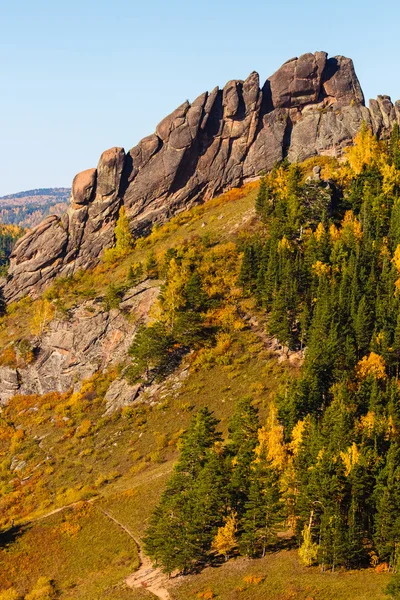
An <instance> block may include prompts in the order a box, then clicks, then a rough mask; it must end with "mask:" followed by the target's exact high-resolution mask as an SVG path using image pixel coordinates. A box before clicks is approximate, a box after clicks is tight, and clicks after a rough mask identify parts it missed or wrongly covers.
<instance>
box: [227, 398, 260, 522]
mask: <svg viewBox="0 0 400 600" xmlns="http://www.w3.org/2000/svg"><path fill="white" fill-rule="evenodd" d="M259 426H260V423H259V420H258V411H257V409H256V408H255V407H254V406H253V405H252V400H251V398H247V397H246V398H243V399H242V400H240V401H239V402H238V403H237V406H236V409H235V413H234V415H233V417H232V419H231V421H230V424H229V441H228V445H227V455H228V460H229V463H230V469H231V480H230V493H231V505H232V509H233V510H234V511H235V512H236V513H237V515H238V518H239V521H240V519H241V517H242V515H243V513H244V511H245V503H246V501H247V498H248V493H249V488H250V479H249V473H250V466H251V464H252V462H253V460H254V449H255V447H256V445H257V442H258V435H257V433H258V428H259Z"/></svg>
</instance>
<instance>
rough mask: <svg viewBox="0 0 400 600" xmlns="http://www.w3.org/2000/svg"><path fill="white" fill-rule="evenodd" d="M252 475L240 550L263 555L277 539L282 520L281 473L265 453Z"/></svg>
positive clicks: (250, 554)
mask: <svg viewBox="0 0 400 600" xmlns="http://www.w3.org/2000/svg"><path fill="white" fill-rule="evenodd" d="M249 478H250V480H251V484H250V488H249V493H248V499H247V501H246V503H245V505H244V508H245V512H244V514H243V518H242V521H241V528H242V530H243V533H242V535H241V537H240V551H241V553H242V554H246V555H247V556H250V557H254V556H264V555H265V552H266V550H267V547H268V546H269V545H271V544H273V543H274V542H275V541H276V533H277V530H278V525H279V524H281V523H282V520H283V505H282V502H281V492H280V489H279V473H278V472H277V471H276V469H274V468H273V466H272V464H271V461H269V460H268V459H267V457H266V455H265V452H264V453H263V454H262V455H261V456H259V457H258V458H257V461H255V462H254V463H253V466H252V470H251V472H250V473H249Z"/></svg>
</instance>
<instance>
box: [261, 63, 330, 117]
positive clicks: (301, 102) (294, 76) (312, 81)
mask: <svg viewBox="0 0 400 600" xmlns="http://www.w3.org/2000/svg"><path fill="white" fill-rule="evenodd" d="M327 56H328V55H327V54H326V52H316V53H315V54H311V53H308V54H303V55H302V56H300V57H299V58H292V59H291V60H289V61H287V62H286V63H285V64H284V65H282V67H281V68H280V69H279V70H278V71H276V73H274V74H273V75H272V77H270V78H269V87H270V90H271V100H272V107H273V108H295V107H299V106H305V105H306V104H310V103H313V102H317V101H318V99H319V96H320V91H321V85H322V74H323V71H324V69H325V65H326V60H327Z"/></svg>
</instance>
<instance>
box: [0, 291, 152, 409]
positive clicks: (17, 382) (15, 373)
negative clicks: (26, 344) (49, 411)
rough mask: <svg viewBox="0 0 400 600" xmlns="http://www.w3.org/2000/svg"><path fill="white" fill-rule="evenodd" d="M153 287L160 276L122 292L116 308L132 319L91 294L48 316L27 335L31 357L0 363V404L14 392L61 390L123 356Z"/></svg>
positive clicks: (146, 310)
mask: <svg viewBox="0 0 400 600" xmlns="http://www.w3.org/2000/svg"><path fill="white" fill-rule="evenodd" d="M159 291H160V282H157V281H154V280H152V281H144V282H143V283H141V284H139V285H138V286H136V287H135V288H132V289H131V290H129V291H128V292H127V293H126V294H125V296H124V298H123V301H122V303H121V309H123V312H124V313H132V314H134V316H135V319H134V320H132V321H129V320H127V319H126V318H125V317H124V316H123V313H122V312H121V311H119V310H117V309H113V310H111V311H106V310H104V308H103V306H102V304H101V303H99V302H96V301H93V300H90V301H87V302H85V303H83V304H81V305H80V306H78V307H77V308H75V309H73V310H72V312H71V315H70V317H69V318H68V320H60V319H55V320H53V321H52V322H51V323H50V325H49V328H48V330H47V331H46V333H45V334H43V336H42V337H41V338H37V339H36V340H34V341H33V343H34V345H35V360H34V362H33V363H31V364H29V365H27V366H26V367H24V368H18V369H11V368H9V367H0V404H2V403H5V402H7V400H9V399H10V398H11V397H12V396H14V395H15V394H17V393H19V394H45V393H47V392H52V391H59V392H65V391H67V390H69V389H72V388H74V386H75V385H76V382H81V381H82V379H85V378H88V377H90V376H91V375H93V374H94V373H95V372H96V371H98V370H99V369H100V370H103V369H105V368H106V367H108V366H109V365H111V364H113V363H118V362H123V360H124V359H125V358H126V355H127V352H128V348H129V346H130V344H131V343H132V338H133V335H134V333H135V331H136V329H137V327H138V325H139V324H140V323H143V322H145V321H146V320H147V318H148V313H149V310H150V308H151V306H152V304H153V302H154V301H155V299H156V298H157V296H158V294H159Z"/></svg>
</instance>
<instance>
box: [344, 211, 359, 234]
mask: <svg viewBox="0 0 400 600" xmlns="http://www.w3.org/2000/svg"><path fill="white" fill-rule="evenodd" d="M345 233H351V234H352V235H353V236H354V237H355V239H356V241H357V242H360V241H361V239H362V236H363V233H362V230H361V224H360V221H358V220H357V219H356V218H355V216H354V214H353V211H352V210H347V211H346V213H345V215H344V218H343V221H342V237H343V234H345Z"/></svg>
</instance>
